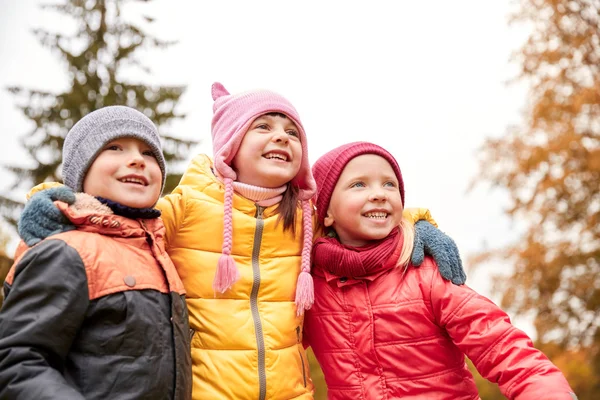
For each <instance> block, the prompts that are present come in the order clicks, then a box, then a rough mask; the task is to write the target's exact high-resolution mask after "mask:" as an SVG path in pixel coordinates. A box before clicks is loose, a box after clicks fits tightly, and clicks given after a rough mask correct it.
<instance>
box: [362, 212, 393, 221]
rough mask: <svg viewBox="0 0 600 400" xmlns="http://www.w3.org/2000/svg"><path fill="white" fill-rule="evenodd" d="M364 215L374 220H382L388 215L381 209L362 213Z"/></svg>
mask: <svg viewBox="0 0 600 400" xmlns="http://www.w3.org/2000/svg"><path fill="white" fill-rule="evenodd" d="M363 215H364V216H365V217H367V218H370V219H376V220H384V219H386V218H387V216H388V215H389V214H388V213H386V212H381V211H377V212H368V213H365V214H363Z"/></svg>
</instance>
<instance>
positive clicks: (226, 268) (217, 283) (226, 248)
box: [213, 178, 240, 293]
mask: <svg viewBox="0 0 600 400" xmlns="http://www.w3.org/2000/svg"><path fill="white" fill-rule="evenodd" d="M224 182H225V209H224V215H223V248H222V253H223V254H222V255H221V257H220V258H219V262H218V264H217V272H216V273H215V279H214V281H213V289H214V290H215V292H219V293H225V292H226V291H227V290H228V289H229V288H230V287H231V286H232V285H233V284H234V283H236V282H237V281H238V279H240V271H239V270H238V268H237V266H236V265H235V260H234V259H233V257H232V256H231V248H232V245H233V221H232V219H233V181H232V180H231V179H230V178H225V179H224Z"/></svg>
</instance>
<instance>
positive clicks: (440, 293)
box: [304, 142, 576, 400]
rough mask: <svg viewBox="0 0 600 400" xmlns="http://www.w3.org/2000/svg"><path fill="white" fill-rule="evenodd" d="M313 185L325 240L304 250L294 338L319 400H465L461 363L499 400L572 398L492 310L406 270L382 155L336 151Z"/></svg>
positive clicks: (471, 385) (389, 170) (400, 198)
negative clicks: (318, 373) (306, 354)
mask: <svg viewBox="0 0 600 400" xmlns="http://www.w3.org/2000/svg"><path fill="white" fill-rule="evenodd" d="M313 175H314V178H315V180H316V182H317V194H316V196H315V205H316V209H317V219H318V222H319V223H320V224H321V225H322V226H323V227H324V229H325V230H326V232H327V234H328V235H327V237H324V238H321V239H317V240H316V241H315V243H314V245H313V268H312V272H313V278H314V285H315V302H314V305H313V307H312V309H311V310H310V311H308V312H307V314H306V318H305V325H304V329H305V342H306V343H308V344H309V345H310V346H312V348H313V350H314V353H315V355H316V357H317V359H318V361H319V363H320V364H321V367H322V369H323V373H324V375H325V380H326V382H327V387H328V395H329V399H377V400H379V399H399V398H402V399H436V400H444V399H448V400H450V399H452V400H460V399H464V400H467V399H468V400H472V399H477V398H479V396H478V393H477V388H476V386H475V382H474V380H473V377H472V375H471V373H470V372H469V370H468V368H467V365H466V363H465V355H466V356H468V357H469V358H470V359H471V360H472V361H473V363H474V364H475V366H476V367H477V370H478V371H479V372H480V373H481V375H483V376H484V377H485V378H487V379H488V380H490V381H492V382H494V383H496V384H498V385H499V386H500V389H501V391H502V393H503V394H504V395H505V396H506V397H507V398H509V399H546V398H552V399H564V400H572V399H574V398H576V397H575V395H574V394H573V393H572V390H571V388H570V387H569V384H568V383H567V381H566V379H565V378H564V376H563V374H562V373H561V372H560V371H559V370H558V369H557V368H556V366H554V365H553V364H552V363H551V362H550V361H549V360H548V358H546V356H545V355H544V354H543V353H542V352H540V351H539V350H537V349H535V348H534V347H533V344H532V342H531V340H530V339H529V337H528V336H527V335H526V334H525V333H524V332H522V331H520V330H519V329H517V328H515V327H514V326H513V325H511V323H510V320H509V318H508V316H507V315H506V314H505V313H504V312H503V311H502V310H501V309H500V308H498V307H497V306H496V305H495V304H494V303H492V302H491V301H490V300H488V299H487V298H485V297H483V296H481V295H479V294H477V293H475V292H474V291H473V290H471V289H470V288H469V287H467V286H465V285H462V286H458V285H453V284H452V283H450V282H448V281H446V280H444V279H442V277H441V276H440V273H439V271H438V267H437V265H436V263H435V261H434V260H433V259H432V258H431V257H426V258H425V261H424V262H423V264H422V265H421V266H420V267H419V268H414V267H412V265H410V254H411V252H412V248H413V238H414V228H413V224H412V222H408V221H407V220H406V219H403V215H402V212H403V208H404V182H403V180H402V173H401V172H400V167H399V166H398V163H397V162H396V160H395V159H394V157H393V156H392V155H391V154H390V153H389V152H388V151H386V150H385V149H383V148H381V147H379V146H377V145H375V144H372V143H366V142H356V143H350V144H346V145H344V146H341V147H338V148H336V149H334V150H332V151H330V152H328V153H327V154H325V155H324V156H322V157H321V158H320V159H319V160H317V162H316V163H315V164H314V166H313Z"/></svg>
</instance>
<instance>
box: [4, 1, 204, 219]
mask: <svg viewBox="0 0 600 400" xmlns="http://www.w3.org/2000/svg"><path fill="white" fill-rule="evenodd" d="M132 1H137V2H147V1H149V0H65V1H64V2H61V3H57V4H49V5H44V6H43V7H44V8H47V9H50V10H54V11H55V12H58V13H60V14H63V15H66V16H68V17H70V18H71V20H72V21H74V22H75V31H74V32H73V33H70V34H64V33H62V32H61V33H57V32H50V31H47V30H45V29H35V30H34V31H33V32H34V34H35V35H36V36H37V38H38V39H39V40H40V42H41V44H42V45H43V46H45V47H47V48H49V49H51V50H53V51H55V52H57V53H58V54H59V55H60V57H61V59H62V60H63V62H64V63H65V65H66V67H67V72H68V76H69V83H70V85H69V87H68V89H67V90H66V91H65V92H63V93H59V94H54V93H48V92H44V91H40V90H35V89H27V88H23V87H19V86H15V87H10V88H8V90H9V91H10V92H12V93H13V94H14V95H15V96H16V97H17V98H18V99H19V102H20V105H19V108H20V109H21V110H22V112H23V114H24V115H25V117H26V118H28V119H29V120H31V121H33V122H34V128H33V129H32V131H31V132H29V133H27V134H26V135H24V136H23V138H22V145H23V146H24V148H25V149H26V151H27V153H28V156H29V157H30V158H31V160H32V161H33V165H32V166H31V167H24V166H21V165H4V168H6V169H8V170H9V171H10V172H12V174H13V175H14V182H13V184H12V186H11V187H10V190H14V189H17V188H22V189H28V188H30V187H32V186H33V185H36V184H38V183H41V182H44V181H60V180H61V177H60V166H61V153H62V146H63V142H64V138H65V135H66V134H67V132H68V131H69V129H70V128H71V127H72V126H73V124H74V123H75V122H77V121H78V120H79V119H81V118H82V117H83V116H84V115H86V114H88V113H89V112H91V111H93V110H96V109H98V108H101V107H104V106H109V105H127V106H130V107H134V108H136V109H138V110H139V111H141V112H143V113H144V114H146V115H147V116H148V117H149V118H150V119H152V120H153V121H154V122H155V123H156V125H157V126H158V127H159V132H160V133H161V137H162V139H163V144H164V146H163V149H164V154H165V159H166V160H167V163H169V164H172V163H174V162H177V161H181V160H183V159H185V157H186V156H187V153H188V152H189V150H190V147H191V146H193V145H194V144H196V142H194V141H186V140H181V139H178V138H176V137H174V136H171V135H169V134H166V133H165V132H164V131H163V130H164V129H162V128H161V126H162V125H164V124H166V123H168V122H169V121H171V120H173V119H177V118H184V117H185V115H183V114H179V113H177V112H176V110H175V109H176V106H177V104H178V102H179V100H180V97H181V95H182V94H183V92H184V90H185V87H184V86H158V85H154V84H145V83H140V82H131V81H128V80H126V79H124V77H123V72H124V71H131V69H132V68H133V69H134V70H135V69H137V70H138V71H139V70H140V69H141V70H143V71H146V72H149V69H148V68H146V67H144V66H143V65H142V64H141V63H140V61H139V59H138V58H137V57H136V55H139V50H142V49H144V50H148V49H152V48H158V49H163V48H166V47H168V46H169V45H171V44H173V42H167V41H162V40H160V39H158V38H156V37H153V36H152V35H150V34H148V33H146V32H144V30H143V29H142V28H141V27H140V26H137V25H135V24H133V23H129V22H127V21H125V20H124V18H123V17H122V15H121V10H122V7H123V5H124V4H125V3H127V2H132ZM144 18H145V21H146V22H147V23H149V24H150V23H152V22H153V20H152V18H149V17H144ZM40 73H43V66H40ZM169 170H172V168H169ZM180 177H181V174H170V175H169V176H167V184H166V187H165V192H168V191H170V190H172V189H173V188H174V187H175V186H176V185H177V183H178V182H179V179H180ZM22 207H23V203H21V202H19V201H16V200H14V199H12V198H10V197H8V196H0V213H1V214H2V215H3V216H4V218H5V219H6V220H7V221H8V222H10V223H12V224H13V225H15V224H16V221H17V220H18V215H19V214H20V211H21V209H22Z"/></svg>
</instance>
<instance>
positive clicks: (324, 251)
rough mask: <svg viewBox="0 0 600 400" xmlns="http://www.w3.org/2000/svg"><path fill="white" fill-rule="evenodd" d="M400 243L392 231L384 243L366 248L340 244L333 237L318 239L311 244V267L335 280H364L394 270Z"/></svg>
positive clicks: (380, 242) (382, 241) (396, 234)
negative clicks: (330, 275) (345, 277)
mask: <svg viewBox="0 0 600 400" xmlns="http://www.w3.org/2000/svg"><path fill="white" fill-rule="evenodd" d="M401 240H402V232H401V231H400V229H399V228H395V229H394V230H392V231H391V232H390V234H389V235H388V236H387V237H385V238H384V239H381V240H377V241H374V242H373V243H370V244H368V245H366V246H362V247H354V246H346V245H343V244H341V243H340V242H339V241H338V239H336V238H333V237H323V238H320V239H317V240H316V241H315V243H314V244H313V263H314V266H315V267H318V268H321V269H323V270H325V271H327V272H329V273H330V274H333V275H335V276H347V277H353V278H359V277H365V276H369V275H373V274H376V273H379V272H381V271H383V270H387V269H390V268H393V267H395V266H396V263H397V261H398V258H399V253H398V254H395V255H394V251H395V250H396V249H397V248H398V245H399V244H400V241H401Z"/></svg>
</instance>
